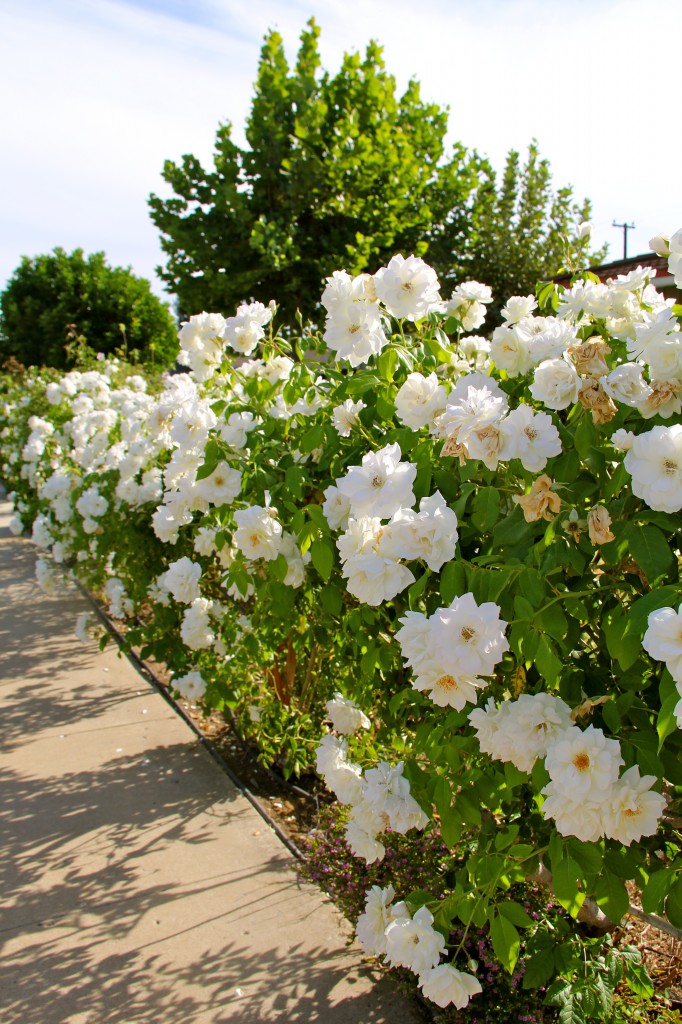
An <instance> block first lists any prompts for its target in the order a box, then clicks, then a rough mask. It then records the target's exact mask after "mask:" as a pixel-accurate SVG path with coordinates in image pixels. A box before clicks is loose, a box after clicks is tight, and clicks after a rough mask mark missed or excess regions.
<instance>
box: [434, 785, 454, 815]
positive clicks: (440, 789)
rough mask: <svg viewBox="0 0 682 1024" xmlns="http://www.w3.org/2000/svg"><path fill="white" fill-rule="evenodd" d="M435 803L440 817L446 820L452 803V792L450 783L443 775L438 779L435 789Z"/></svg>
mask: <svg viewBox="0 0 682 1024" xmlns="http://www.w3.org/2000/svg"><path fill="white" fill-rule="evenodd" d="M433 802H434V804H435V805H436V810H437V811H438V814H439V815H440V817H441V818H446V817H447V816H448V813H449V811H450V804H451V803H452V790H451V788H450V783H449V782H448V780H447V779H446V778H445V777H444V776H443V775H439V776H438V778H437V779H436V785H435V786H434V789H433Z"/></svg>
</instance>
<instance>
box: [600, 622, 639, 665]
mask: <svg viewBox="0 0 682 1024" xmlns="http://www.w3.org/2000/svg"><path fill="white" fill-rule="evenodd" d="M629 621H630V618H629V615H624V614H623V613H622V611H621V609H620V608H619V607H617V608H612V609H609V611H608V612H607V613H606V614H605V615H604V617H603V619H602V628H603V630H604V639H605V640H606V648H607V650H608V652H609V654H610V655H611V657H612V658H613V659H614V661H617V662H618V665H619V666H620V669H621V671H622V672H627V670H628V669H629V668H630V667H631V666H632V665H634V663H635V661H636V660H637V658H638V657H639V654H640V652H641V650H642V644H641V640H640V637H639V636H638V635H637V634H636V633H632V632H631V633H628V632H627V629H628V624H629Z"/></svg>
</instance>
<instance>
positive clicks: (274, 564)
mask: <svg viewBox="0 0 682 1024" xmlns="http://www.w3.org/2000/svg"><path fill="white" fill-rule="evenodd" d="M270 572H271V573H272V575H273V576H274V578H275V579H276V580H279V582H280V583H282V582H283V581H284V578H285V576H286V574H287V573H288V572H289V563H288V562H287V560H286V558H285V557H284V555H277V558H274V559H272V561H271V562H270Z"/></svg>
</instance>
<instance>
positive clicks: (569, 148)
mask: <svg viewBox="0 0 682 1024" xmlns="http://www.w3.org/2000/svg"><path fill="white" fill-rule="evenodd" d="M311 15H314V16H315V18H316V19H317V21H318V24H319V25H320V27H321V29H322V35H321V39H320V49H321V52H322V60H323V65H324V66H325V67H326V68H328V69H329V70H332V71H334V70H336V68H337V67H338V65H339V63H340V60H341V57H342V54H343V52H344V51H345V50H358V49H360V50H362V49H364V47H365V45H366V44H367V42H368V40H369V39H370V38H375V39H377V40H378V41H379V42H380V43H381V44H382V45H383V46H384V56H385V60H386V64H387V67H388V69H389V71H391V72H392V73H393V74H394V75H395V76H396V78H397V80H398V85H399V87H402V86H404V85H405V84H406V82H407V80H408V78H409V77H410V76H414V77H416V78H417V79H419V81H420V82H421V84H422V95H423V97H424V98H425V99H428V100H433V101H435V102H436V103H439V104H441V105H449V106H450V138H451V140H452V141H454V140H455V139H460V140H461V141H462V142H464V143H465V145H467V146H469V147H470V148H476V149H478V151H479V152H481V153H484V154H486V155H487V156H489V157H490V159H491V160H492V162H493V164H494V165H495V166H496V167H497V168H498V169H501V168H502V166H503V163H504V159H505V155H506V153H507V151H508V150H509V149H510V148H511V147H514V148H517V149H520V150H521V151H522V152H523V151H524V150H525V149H526V148H527V146H528V143H529V142H530V140H531V139H532V138H533V137H535V138H537V139H538V142H539V146H540V152H541V155H542V156H543V157H546V158H547V159H549V161H550V164H551V167H552V172H553V178H554V183H555V185H565V184H571V185H572V186H573V188H574V192H575V194H576V196H577V197H579V198H582V197H583V196H585V195H587V196H590V197H591V198H592V200H593V203H594V217H593V222H594V225H595V240H596V241H597V242H599V243H601V242H609V243H610V245H611V250H610V256H611V258H618V257H619V256H620V255H621V248H622V232H619V231H617V230H615V229H614V228H612V227H611V223H612V221H613V220H614V219H616V220H618V221H623V220H624V219H627V220H628V221H629V222H632V221H634V222H635V224H636V225H637V228H636V230H635V231H633V232H632V233H631V236H630V240H629V251H630V253H631V254H635V253H638V252H644V251H646V250H647V248H648V240H649V238H650V237H651V236H652V235H653V234H655V233H658V232H659V231H668V232H672V231H675V230H677V229H678V228H679V227H681V226H682V191H681V190H680V188H679V181H680V167H681V166H682V135H681V133H680V132H679V129H678V127H677V124H678V121H679V116H678V112H677V110H676V108H675V99H676V96H677V90H676V85H677V76H676V74H675V71H676V67H677V63H678V58H677V50H678V47H679V39H680V38H682V4H680V2H679V0H659V2H658V3H657V4H656V5H651V4H650V3H649V2H647V0H594V2H589V3H588V2H587V0H420V3H418V4H417V3H414V0H364V2H363V3H362V4H359V3H353V2H352V0H322V2H314V0H307V2H301V0H251V2H249V3H248V4H247V3H244V2H243V0H239V2H237V0H201V2H187V3H183V2H182V0H3V4H2V7H1V9H0V90H1V94H2V96H3V103H2V108H1V110H0V131H1V132H2V136H1V137H2V141H3V146H2V149H3V158H2V161H0V288H2V287H3V286H4V282H5V281H6V279H7V278H8V277H9V276H10V275H11V273H12V272H13V270H14V269H15V268H16V266H17V265H18V263H19V261H20V258H21V256H22V255H36V254H38V253H41V252H48V251H49V250H50V249H52V248H53V247H54V246H56V245H61V246H63V247H64V248H66V249H68V250H71V249H74V248H76V247H77V246H80V247H82V248H83V249H85V250H86V252H94V251H98V250H104V251H105V252H106V254H107V256H108V258H109V261H110V262H111V263H112V264H115V265H122V266H131V267H132V268H133V270H134V271H135V272H136V273H138V274H142V275H144V276H146V277H149V278H150V279H152V281H153V285H154V289H155V291H157V293H158V294H164V293H163V290H162V287H161V285H160V283H159V282H158V281H157V280H155V278H154V267H155V265H156V264H158V263H160V262H162V261H163V255H162V253H161V251H160V247H159V244H158V234H157V232H156V229H155V228H154V226H153V224H152V223H151V221H150V220H149V216H148V213H147V205H146V200H147V196H148V195H149V193H150V192H157V193H159V194H166V193H165V192H164V189H165V185H164V182H163V180H162V178H161V170H162V167H163V162H164V160H165V159H175V160H176V159H178V158H179V157H180V156H181V155H182V154H183V153H194V154H195V155H196V156H198V157H199V158H200V159H201V160H202V161H204V162H205V163H210V160H211V154H212V150H213V141H214V136H215V130H216V127H217V125H218V122H219V121H221V120H231V121H232V122H233V125H234V136H235V139H236V140H237V141H238V142H240V141H242V139H243V125H244V119H245V117H246V115H247V113H248V110H249V106H250V101H251V94H252V83H253V79H254V77H255V74H256V68H257V63H258V55H259V51H260V46H261V44H262V39H263V36H264V34H265V33H266V31H267V30H268V28H271V27H274V28H277V29H278V31H279V32H280V33H281V34H282V36H283V38H284V41H285V45H286V47H287V51H288V53H289V55H290V56H291V57H293V56H294V55H295V52H296V47H297V40H298V36H299V34H300V32H301V29H302V28H303V26H304V24H305V22H306V20H307V19H308V18H309V17H310V16H311Z"/></svg>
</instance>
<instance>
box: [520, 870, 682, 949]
mask: <svg viewBox="0 0 682 1024" xmlns="http://www.w3.org/2000/svg"><path fill="white" fill-rule="evenodd" d="M528 880H529V881H530V882H539V884H540V885H545V886H547V888H548V889H551V890H552V892H554V888H553V886H552V872H551V871H550V870H549V869H548V868H546V867H545V865H544V864H543V863H542V862H541V863H540V864H539V865H538V867H537V869H536V870H535V871H534V872H533V873H532V874H531V875H529V876H528ZM623 916H624V917H636V918H637V919H638V920H640V921H644V922H646V924H648V925H651V927H652V928H656V929H657V931H659V932H665V933H666V935H672V936H673V937H674V938H676V939H682V930H681V929H680V928H676V927H675V926H674V925H672V924H670V923H669V922H668V921H666V920H665V918H663V917H659V916H658V914H645V913H644V911H643V910H642V908H641V907H636V906H635V905H634V904H633V903H631V904H630V906H629V907H628V909H627V910H626V911H625V914H624V915H623ZM577 920H578V921H582V923H583V924H587V925H590V926H591V927H592V928H598V929H599V931H602V932H612V931H613V930H614V928H616V927H617V926H618V922H617V921H612V920H611V918H610V917H608V916H607V915H606V914H605V913H604V911H603V910H602V909H601V908H600V907H599V906H597V904H596V903H595V902H594V900H591V899H588V898H586V899H585V901H584V903H583V905H582V907H581V908H580V910H579V911H578V916H577Z"/></svg>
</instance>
